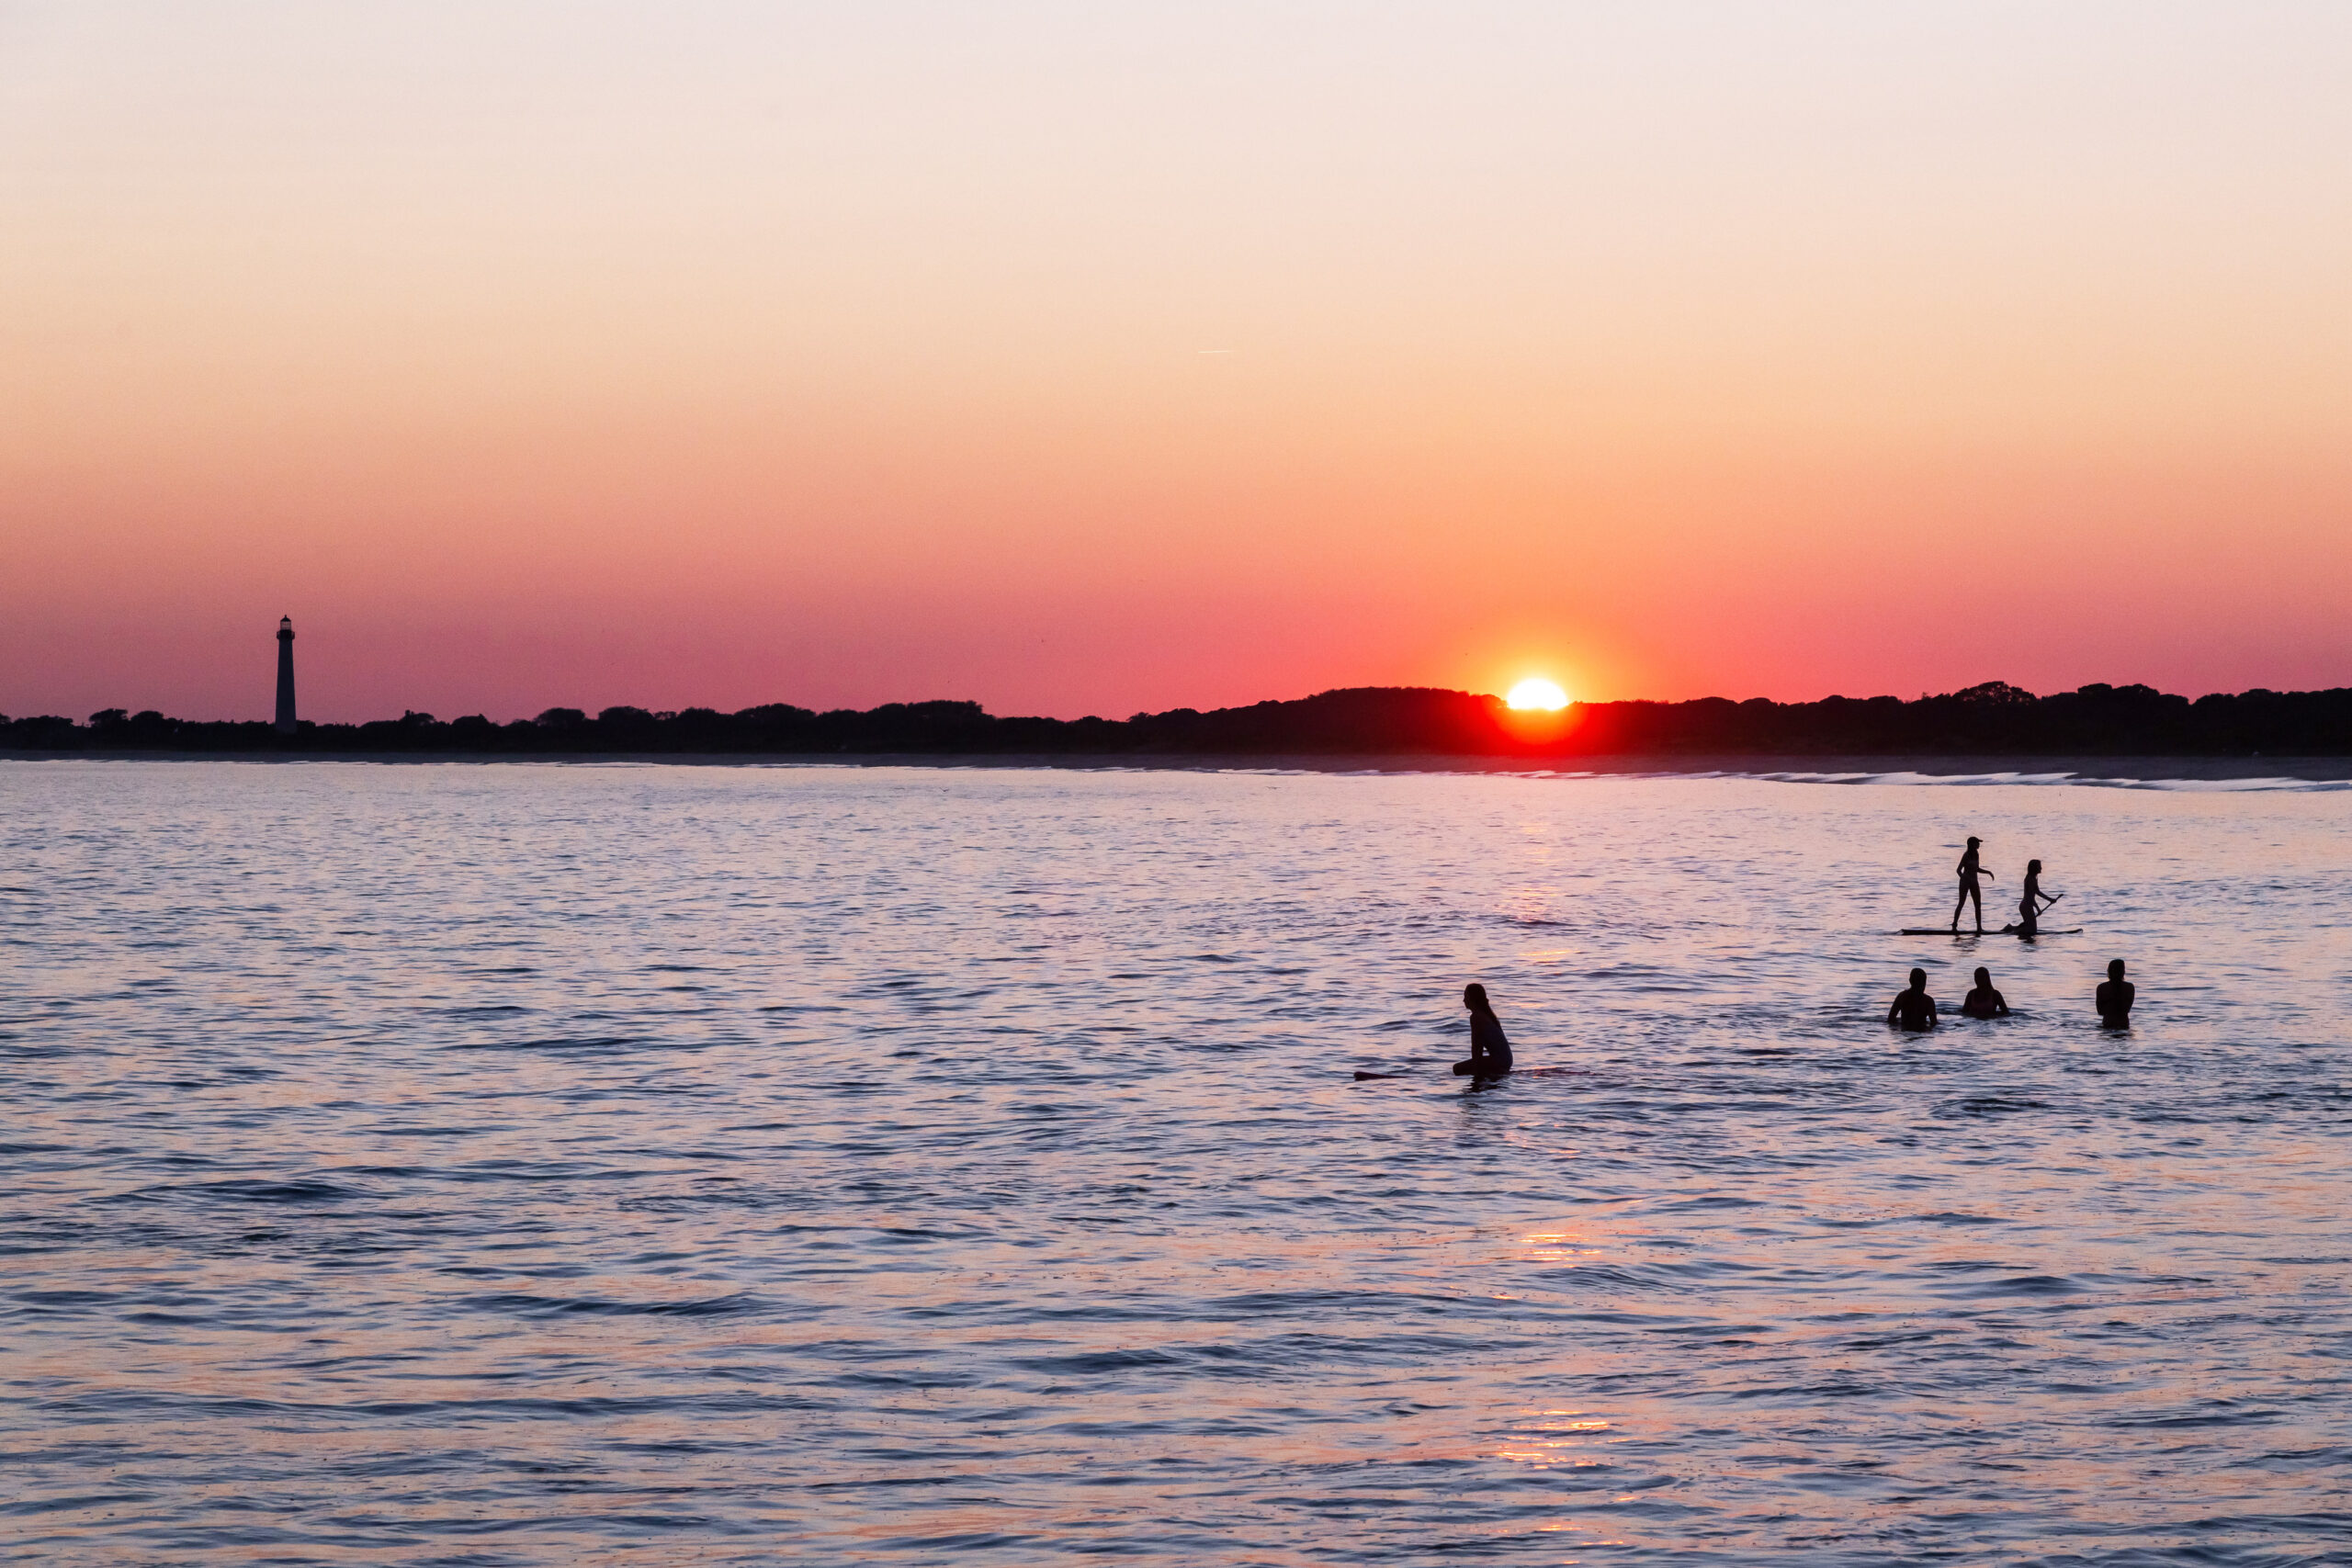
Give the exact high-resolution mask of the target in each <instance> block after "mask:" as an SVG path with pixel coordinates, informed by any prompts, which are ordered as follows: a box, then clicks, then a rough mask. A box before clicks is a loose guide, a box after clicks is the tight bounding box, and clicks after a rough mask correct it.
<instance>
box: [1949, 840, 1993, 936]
mask: <svg viewBox="0 0 2352 1568" xmlns="http://www.w3.org/2000/svg"><path fill="white" fill-rule="evenodd" d="M1984 841H1985V840H1982V839H1971V840H1968V848H1966V849H1965V850H1962V852H1961V854H1960V864H1959V865H1957V866H1955V867H1953V869H1954V870H1955V871H1957V872H1959V873H1960V897H1959V898H1958V899H1957V900H1956V901H1955V902H1954V903H1953V905H1952V907H1951V934H1952V935H1954V936H1958V935H1959V934H1960V912H1961V910H1962V909H1964V908H1967V907H1968V905H1969V904H1970V903H1971V902H1972V901H1973V903H1974V904H1975V905H1976V934H1977V935H1978V936H1983V935H1984V934H1985V893H1984V890H1983V889H1982V888H1980V887H1978V886H1977V885H1976V879H1977V878H1978V877H1980V876H1990V875H1992V873H1991V872H1989V871H1986V870H1985V868H1984V867H1983V866H1981V865H1978V864H1977V863H1976V846H1977V845H1979V844H1981V843H1983V842H1984Z"/></svg>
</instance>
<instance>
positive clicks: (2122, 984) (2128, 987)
mask: <svg viewBox="0 0 2352 1568" xmlns="http://www.w3.org/2000/svg"><path fill="white" fill-rule="evenodd" d="M2139 994H2140V987H2137V986H2134V985H2133V984H2132V983H2131V981H2129V980H2127V979H2125V978H2124V977H2123V960H2121V959H2120V958H2118V959H2115V960H2113V961H2112V962H2110V963H2109V964H2108V966H2107V979H2106V980H2105V981H2104V982H2103V983H2102V984H2101V985H2100V986H2099V988H2098V991H2097V992H2096V993H2095V994H2094V995H2093V996H2092V998H2091V1004H2092V1005H2093V1006H2094V1007H2096V1008H2098V1021H2099V1023H2100V1025H2101V1026H2102V1027H2104V1028H2107V1029H2129V1028H2131V1000H2132V998H2134V997H2137V996H2138V995H2139Z"/></svg>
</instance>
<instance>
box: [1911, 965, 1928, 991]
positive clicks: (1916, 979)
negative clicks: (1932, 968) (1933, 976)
mask: <svg viewBox="0 0 2352 1568" xmlns="http://www.w3.org/2000/svg"><path fill="white" fill-rule="evenodd" d="M1927 984H1928V972H1927V971H1926V970H1925V969H1914V970H1912V971H1911V988H1912V989H1913V990H1915V991H1917V990H1924V989H1925V988H1926V987H1927Z"/></svg>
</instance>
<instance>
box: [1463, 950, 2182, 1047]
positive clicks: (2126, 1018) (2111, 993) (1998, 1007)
mask: <svg viewBox="0 0 2352 1568" xmlns="http://www.w3.org/2000/svg"><path fill="white" fill-rule="evenodd" d="M2138 994H2139V987H2136V986H2134V985H2132V984H2131V981H2129V980H2127V979H2125V978H2124V977H2123V960H2121V959H2120V958H2118V959H2115V960H2113V961H2112V962H2110V963H2109V964H2108V966H2107V978H2106V979H2105V980H2102V981H2101V982H2099V987H2098V990H2097V991H2095V992H2093V993H2092V995H2091V1005H2092V1006H2093V1007H2095V1008H2097V1009H2098V1021H2099V1022H2100V1023H2101V1024H2102V1025H2104V1026H2105V1027H2107V1028H2109V1029H2129V1028H2131V999H2132V998H2134V997H2135V996H2137V995H2138ZM1960 1015H1961V1016H1962V1018H2007V1017H2008V1016H2009V1002H2008V998H2006V997H2004V996H2002V995H2001V993H2000V992H1998V991H1996V990H1995V989H1994V988H1993V972H1992V971H1991V970H1989V969H1986V968H1985V967H1983V966H1982V965H1979V966H1978V968H1977V971H1976V987H1975V988H1974V989H1973V990H1972V991H1970V992H1969V993H1968V996H1967V998H1966V999H1965V1000H1963V1001H1962V1003H1961V1004H1960ZM1936 1019H1937V1013H1936V998H1933V997H1931V996H1929V995H1928V972H1927V971H1926V970H1925V969H1914V970H1912V971H1911V984H1910V987H1908V988H1907V989H1905V990H1904V991H1901V992H1899V993H1897V994H1896V996H1895V998H1894V1002H1893V1003H1892V1004H1891V1005H1889V1007H1888V1008H1887V1010H1886V1021H1887V1022H1888V1024H1889V1025H1891V1026H1893V1027H1894V1028H1898V1029H1911V1030H1919V1031H1926V1030H1929V1029H1933V1028H1934V1027H1935V1026H1936ZM1455 1070H1456V1071H1457V1072H1458V1071H1460V1069H1459V1068H1456V1069H1455Z"/></svg>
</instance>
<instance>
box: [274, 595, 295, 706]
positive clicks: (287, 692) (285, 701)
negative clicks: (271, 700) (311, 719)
mask: <svg viewBox="0 0 2352 1568" xmlns="http://www.w3.org/2000/svg"><path fill="white" fill-rule="evenodd" d="M294 728H295V726H294V617H293V616H291V615H281V616H279V617H278V621H277V733H278V734H280V735H291V734H293V733H294Z"/></svg>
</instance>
